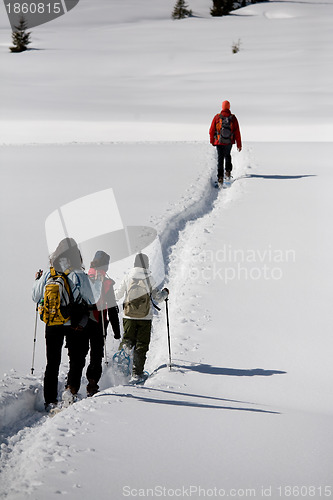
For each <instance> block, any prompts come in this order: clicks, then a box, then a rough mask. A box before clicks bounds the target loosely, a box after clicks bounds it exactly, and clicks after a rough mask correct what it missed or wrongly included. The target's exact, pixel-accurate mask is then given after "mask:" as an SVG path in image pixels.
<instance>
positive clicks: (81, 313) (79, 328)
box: [32, 238, 102, 411]
mask: <svg viewBox="0 0 333 500" xmlns="http://www.w3.org/2000/svg"><path fill="white" fill-rule="evenodd" d="M50 264H51V267H50V271H49V272H47V273H45V274H44V273H41V272H38V273H36V276H35V278H36V281H35V283H34V286H33V291H32V299H33V301H34V302H36V303H37V304H38V305H39V313H40V318H41V319H42V321H44V322H45V323H46V326H45V340H46V360H47V364H46V369H45V374H44V400H45V409H46V410H47V411H50V410H52V409H53V408H55V407H56V406H57V404H58V376H59V367H60V363H61V354H62V347H63V343H64V340H65V339H66V347H67V348H68V356H69V371H68V375H67V382H66V390H65V391H64V393H63V397H62V399H63V401H64V403H65V404H66V405H67V404H70V403H72V402H74V401H75V399H76V395H77V393H78V391H79V388H80V384H81V375H82V370H83V368H84V365H85V355H86V344H87V342H89V341H88V337H87V335H86V331H85V330H86V326H87V323H88V316H89V311H88V306H89V305H92V304H96V303H97V301H98V300H99V298H100V294H101V288H102V281H101V280H98V279H96V280H95V281H94V282H91V280H90V279H89V277H88V275H87V274H86V273H85V272H84V269H83V263H82V257H81V253H80V250H79V248H78V246H77V243H76V242H75V240H74V239H73V238H65V239H63V240H62V241H61V242H60V243H59V245H58V247H57V249H56V250H55V252H54V253H53V254H52V255H51V256H50Z"/></svg>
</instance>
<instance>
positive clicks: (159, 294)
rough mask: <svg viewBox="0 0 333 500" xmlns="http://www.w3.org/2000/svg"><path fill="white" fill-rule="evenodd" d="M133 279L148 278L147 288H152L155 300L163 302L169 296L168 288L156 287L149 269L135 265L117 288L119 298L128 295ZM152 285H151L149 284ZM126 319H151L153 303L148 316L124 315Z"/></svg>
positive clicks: (152, 295) (116, 292)
mask: <svg viewBox="0 0 333 500" xmlns="http://www.w3.org/2000/svg"><path fill="white" fill-rule="evenodd" d="M133 279H146V280H147V290H149V289H151V290H152V293H151V297H152V299H153V301H154V302H162V301H163V300H165V299H166V298H167V297H168V292H167V291H166V290H159V289H158V288H156V283H155V281H154V278H153V277H152V274H151V271H150V270H149V269H143V268H142V267H134V268H133V269H131V270H130V272H129V273H128V274H127V275H126V276H125V278H124V279H123V281H122V282H121V283H120V286H119V288H118V289H117V290H115V296H116V299H117V300H120V299H121V298H122V297H126V296H127V292H128V289H129V286H130V284H131V281H132V280H133ZM149 285H150V286H149ZM123 317H124V318H126V319H140V320H141V319H142V320H151V319H153V304H151V305H150V311H149V314H148V315H147V316H145V317H144V318H132V317H129V316H126V315H124V316H123Z"/></svg>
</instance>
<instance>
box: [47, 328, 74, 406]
mask: <svg viewBox="0 0 333 500" xmlns="http://www.w3.org/2000/svg"><path fill="white" fill-rule="evenodd" d="M69 328H70V327H68V326H63V325H61V326H47V327H46V328H45V341H46V368H45V374H44V400H45V404H49V403H56V402H57V400H58V376H59V367H60V363H61V352H62V346H63V343H64V339H65V336H66V334H67V331H68V330H69Z"/></svg>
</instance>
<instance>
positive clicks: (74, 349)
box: [66, 327, 89, 394]
mask: <svg viewBox="0 0 333 500" xmlns="http://www.w3.org/2000/svg"><path fill="white" fill-rule="evenodd" d="M66 347H67V348H68V357H69V372H68V374H67V387H70V389H71V392H72V393H73V394H76V393H77V392H78V391H79V389H80V385H81V377H82V371H83V368H84V366H85V364H86V355H87V352H88V350H89V337H88V330H87V327H86V328H84V329H83V330H82V331H76V330H73V329H72V328H69V329H68V331H67V335H66Z"/></svg>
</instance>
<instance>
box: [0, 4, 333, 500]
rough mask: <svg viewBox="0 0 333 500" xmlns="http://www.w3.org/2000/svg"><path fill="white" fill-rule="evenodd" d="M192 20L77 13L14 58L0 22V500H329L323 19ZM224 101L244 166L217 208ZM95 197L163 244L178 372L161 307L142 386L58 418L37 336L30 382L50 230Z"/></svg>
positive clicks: (328, 21) (330, 150) (318, 11)
mask: <svg viewBox="0 0 333 500" xmlns="http://www.w3.org/2000/svg"><path fill="white" fill-rule="evenodd" d="M189 6H190V8H191V9H192V10H193V11H194V14H195V17H193V18H191V19H186V20H183V21H172V20H171V19H170V13H171V11H172V8H173V1H169V0H168V1H162V0H155V1H150V0H142V1H141V2H140V8H139V7H138V5H137V2H135V3H134V2H133V1H131V0H122V1H121V2H120V1H117V0H112V1H111V0H108V1H107V0H96V2H94V3H93V4H92V3H91V2H90V3H89V2H88V1H86V0H81V1H80V3H79V4H78V6H77V7H76V8H75V9H73V10H72V11H71V12H70V13H68V14H66V15H65V16H63V17H61V18H59V19H58V20H56V21H54V22H52V23H49V24H46V25H44V26H41V27H39V28H35V29H33V33H32V35H33V36H32V40H33V43H32V48H33V49H35V50H30V51H28V52H26V53H23V54H10V53H9V51H8V46H9V44H10V29H9V22H8V21H7V19H6V12H5V9H4V6H3V5H1V6H0V63H1V67H2V68H3V69H2V76H1V83H0V85H1V90H2V92H1V97H0V100H1V101H0V102H1V111H2V113H1V117H0V165H1V184H0V189H1V193H0V199H1V234H2V249H1V260H2V264H3V265H2V276H3V283H4V284H3V286H2V292H1V303H2V311H3V314H2V328H1V352H0V369H1V373H3V374H4V375H3V377H2V381H1V383H0V403H1V406H0V418H1V422H0V435H1V459H0V470H1V481H0V497H1V498H6V499H9V500H21V499H33V500H44V499H47V500H49V499H52V498H59V495H64V496H67V498H70V499H74V500H76V499H90V498H94V497H98V498H99V499H102V500H104V499H105V500H106V499H109V498H114V499H121V498H126V497H129V498H133V497H138V496H140V497H150V498H160V497H162V498H169V497H183V498H188V497H191V498H195V499H199V498H204V497H213V498H215V497H216V498H221V497H224V498H257V499H258V498H260V499H261V498H266V497H269V498H273V499H274V500H278V499H280V498H282V499H287V498H296V497H297V498H300V497H301V498H315V499H321V498H329V497H331V496H333V476H332V466H333V448H332V438H333V431H332V424H331V422H332V421H331V419H332V414H333V404H332V389H333V367H332V347H333V340H332V327H331V325H332V321H331V320H332V312H331V311H332V307H331V303H332V286H331V274H332V273H331V271H330V269H331V256H332V253H333V238H332V235H331V231H330V225H331V213H332V210H333V201H332V196H331V189H332V186H333V178H332V176H333V173H332V168H331V166H332V161H331V158H332V154H333V145H332V143H331V142H330V141H331V136H332V132H333V122H332V116H333V109H332V108H333V98H332V88H333V86H332V83H333V82H332V79H333V71H332V67H331V61H332V42H333V33H332V28H331V26H332V19H333V4H332V3H330V2H328V1H327V2H322V1H315V0H312V1H310V0H307V1H305V0H303V2H292V1H290V2H289V1H279V2H266V3H262V4H257V5H252V6H249V7H247V8H245V9H240V10H238V11H237V12H235V15H232V16H228V17H225V18H220V19H218V18H215V19H214V18H211V17H210V16H209V8H210V5H208V3H207V2H204V1H203V0H193V2H189ZM238 39H240V40H241V50H240V52H239V53H238V54H232V52H231V45H232V43H233V42H234V41H237V40H238ZM224 99H229V100H230V101H231V104H232V111H233V112H234V113H235V114H236V115H237V117H238V119H239V122H240V126H241V131H242V136H243V141H244V147H243V151H242V152H241V153H238V152H237V151H236V150H235V151H233V163H234V174H233V175H234V182H233V184H232V186H231V187H230V188H229V189H226V190H216V189H214V188H212V185H211V179H212V176H214V174H215V168H216V158H215V151H214V149H213V148H212V147H211V146H210V145H209V142H208V128H209V125H210V122H211V119H212V117H213V116H214V114H215V113H217V112H218V111H219V108H220V105H221V101H222V100H224ZM106 188H113V190H114V194H115V197H116V200H117V204H118V208H119V211H120V214H121V217H122V221H123V224H124V225H149V226H152V227H154V228H155V229H156V230H157V231H158V234H159V237H160V241H161V246H162V250H163V255H164V257H165V267H166V278H165V286H167V287H168V288H170V302H169V307H170V328H171V339H172V357H173V368H172V370H171V371H169V370H168V369H167V367H166V363H167V361H168V350H167V333H166V317H165V310H164V308H163V310H162V311H161V313H160V314H159V315H158V316H157V317H156V318H155V320H154V332H153V339H152V343H151V348H150V351H149V356H148V359H147V365H146V368H147V370H148V371H149V372H150V373H151V374H152V376H151V377H150V378H149V380H148V381H147V382H146V384H145V386H143V387H130V386H126V385H119V384H117V383H115V380H114V376H113V372H112V367H110V366H109V367H108V368H107V367H105V369H104V373H103V376H102V380H101V388H102V390H101V392H100V393H99V394H97V395H96V396H95V397H93V398H90V399H85V398H84V396H85V390H84V389H85V383H86V382H85V379H84V378H83V380H82V386H81V396H82V398H83V399H82V400H81V401H80V402H78V403H76V404H75V405H74V406H72V407H71V408H69V409H67V410H64V411H63V412H62V413H60V414H59V415H57V416H56V417H54V418H52V419H51V418H49V417H48V416H47V415H46V414H45V412H44V411H43V398H42V377H43V371H44V368H45V352H44V350H45V344H44V338H43V325H42V323H41V322H39V323H38V332H37V344H36V359H35V375H34V376H32V375H30V368H31V362H32V361H31V360H32V358H31V357H32V347H33V329H34V321H35V311H34V304H33V303H32V301H31V293H30V291H31V287H32V282H33V277H34V273H35V271H36V270H37V269H38V268H40V267H42V268H44V269H45V268H46V267H47V257H48V249H47V245H46V240H45V234H44V222H45V220H46V218H47V217H48V215H49V214H50V213H51V212H52V211H54V210H55V209H56V208H58V207H60V206H62V205H64V204H66V203H68V202H70V201H72V200H75V199H77V198H80V197H82V196H85V195H87V194H91V193H95V192H98V191H100V190H103V189H106ZM85 264H86V266H89V262H85ZM117 345H118V343H117V342H116V341H115V340H113V338H112V334H111V332H110V333H109V336H108V342H107V351H108V354H109V357H111V356H112V354H113V353H114V352H115V351H116V350H117ZM67 363H68V361H67V355H66V351H64V354H63V364H62V367H61V377H60V387H59V389H60V391H61V390H62V388H63V385H64V380H65V376H66V371H67V367H68V366H67Z"/></svg>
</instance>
